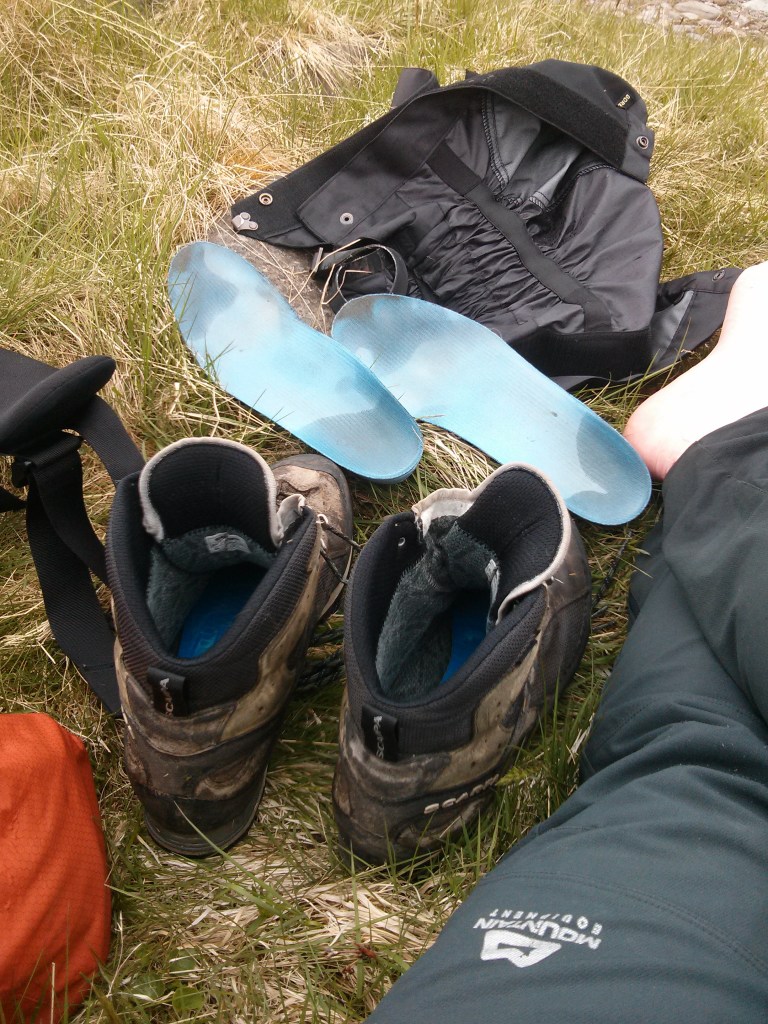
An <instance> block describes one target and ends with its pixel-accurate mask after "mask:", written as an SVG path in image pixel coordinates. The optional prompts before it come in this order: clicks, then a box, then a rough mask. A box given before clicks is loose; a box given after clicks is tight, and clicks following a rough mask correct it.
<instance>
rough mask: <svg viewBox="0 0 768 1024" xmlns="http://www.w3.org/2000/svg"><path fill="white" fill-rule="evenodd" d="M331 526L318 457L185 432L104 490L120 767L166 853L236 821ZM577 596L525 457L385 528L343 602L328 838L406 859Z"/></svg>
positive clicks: (514, 714)
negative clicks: (109, 493)
mask: <svg viewBox="0 0 768 1024" xmlns="http://www.w3.org/2000/svg"><path fill="white" fill-rule="evenodd" d="M351 532H352V509H351V500H350V495H349V490H348V487H347V484H346V482H345V480H344V477H343V475H342V473H341V471H340V470H339V469H338V467H337V466H335V465H334V464H333V463H332V462H330V461H329V460H327V459H325V458H322V457H321V456H316V455H304V456H297V457H295V458H293V459H288V460H284V461H283V462H280V463H277V464H276V465H275V466H273V467H272V468H271V469H270V467H269V466H267V464H266V463H265V462H264V460H263V459H262V458H261V457H260V456H259V455H258V454H256V453H255V452H253V451H252V450H250V449H248V448H246V447H244V446H243V445H240V444H237V443H235V442H230V441H225V440H219V439H190V440H185V441H180V442H178V443H176V444H173V445H171V446H169V447H168V448H166V449H164V450H163V451H161V452H160V453H159V454H158V455H156V456H155V457H154V458H153V459H151V460H150V461H149V462H148V463H147V465H146V466H145V467H144V469H143V470H141V472H139V473H136V474H134V475H132V476H130V477H127V478H125V479H124V480H123V481H122V482H121V483H120V485H119V487H118V490H117V494H116V496H115V501H114V505H113V510H112V516H111V520H110V527H109V533H108V541H107V559H108V575H109V582H110V586H111V589H112V594H113V601H114V612H115V621H116V627H117V636H118V639H117V648H116V664H117V669H118V678H119V683H120V691H121V699H122V704H123V709H124V715H125V722H126V740H125V763H126V767H127V771H128V776H129V778H130V780H131V783H132V785H133V787H134V790H135V791H136V793H137V795H138V797H139V799H140V801H141V802H142V804H143V806H144V811H145V817H146V823H147V828H148V830H149V832H150V833H151V835H152V836H153V837H154V838H155V839H156V840H157V841H158V842H159V843H160V844H162V845H163V846H165V847H167V848H168V849H170V850H172V851H175V852H178V853H181V854H186V855H189V856H200V855H204V854H207V853H210V852H212V851H213V850H214V849H215V848H218V849H223V848H226V847H228V846H230V845H231V844H232V843H234V842H235V841H236V840H237V839H238V838H240V837H241V836H242V835H243V834H244V833H245V832H246V831H247V829H248V828H249V826H250V824H251V822H252V821H253V818H254V816H255V814H256V810H257V808H258V804H259V801H260V799H261V795H262V792H263V788H264V780H265V775H266V770H267V764H268V761H269V756H270V752H271V750H272V747H273V745H274V743H275V740H276V738H277V736H278V733H279V730H280V724H281V721H282V718H283V716H284V713H285V710H286V707H287V704H288V701H289V699H290V697H291V694H292V693H293V691H294V689H295V686H296V681H297V678H298V675H299V673H300V670H301V667H302V663H303V659H304V655H305V652H306V649H307V646H308V644H309V641H310V639H311V636H312V632H313V630H314V627H315V625H316V624H317V622H318V621H319V620H320V619H322V617H323V616H324V615H327V614H328V613H329V612H330V611H331V610H332V609H333V608H334V607H335V605H336V603H337V601H338V598H339V596H340V593H341V590H342V587H343V581H344V578H345V576H346V574H347V570H348V567H349V564H350V561H351V554H352V547H351V545H350V543H349V542H348V538H350V535H351ZM589 600H590V575H589V569H588V565H587V560H586V557H585V553H584V549H583V546H582V543H581V539H580V537H579V535H578V532H577V531H576V528H575V526H574V525H573V523H572V521H571V518H570V515H569V514H568V511H567V509H566V508H565V505H564V504H563V501H562V499H561V498H560V497H559V495H558V494H557V493H556V492H555V490H554V489H553V488H552V486H551V485H550V483H549V482H548V481H547V480H546V479H545V478H544V477H543V476H542V475H541V474H539V473H538V472H537V471H536V470H534V469H532V468H531V467H528V466H522V465H508V466H503V467H501V468H500V469H499V470H497V471H496V472H495V473H493V474H492V475H491V476H490V477H489V478H488V479H487V480H486V481H484V482H483V483H482V484H481V485H480V486H479V487H477V488H476V489H475V490H473V491H468V490H462V489H451V490H439V491H436V492H434V493H433V494H431V495H429V496H428V497H427V498H425V499H424V500H423V501H421V502H419V504H418V505H416V506H415V507H414V509H413V510H412V511H410V512H404V513H401V514H398V515H395V516H391V517H390V518H388V519H386V520H385V521H384V523H383V524H382V525H381V526H380V527H379V529H378V530H377V531H376V532H375V533H374V535H373V537H372V538H371V540H370V541H369V542H368V543H367V544H366V545H365V547H364V548H363V550H362V553H361V554H360V556H359V558H358V561H357V564H356V567H355V571H354V573H353V574H352V578H351V582H350V585H349V587H348V592H347V597H346V604H345V658H346V666H347V687H346V693H345V697H344V702H343V707H342V713H341V729H340V739H339V757H338V764H337V768H336V773H335V777H334V782H333V805H334V813H335V816H336V821H337V824H338V826H339V831H340V833H341V839H342V844H343V846H344V847H345V848H346V849H347V850H349V851H350V852H352V853H353V854H354V855H356V856H357V857H359V858H361V859H363V860H366V861H369V862H373V863H375V862H380V861H382V860H386V859H387V858H388V857H389V856H394V857H395V858H402V857H408V856H411V855H412V854H414V853H415V852H421V851H427V850H431V849H433V848H435V847H436V846H437V845H438V844H439V843H440V842H441V841H442V840H443V839H444V838H447V837H449V836H451V835H454V834H455V833H457V832H458V831H460V830H461V829H462V828H463V827H464V826H465V825H466V824H467V823H468V822H470V820H471V819H473V818H474V817H475V816H476V815H477V814H478V813H479V812H480V810H481V809H482V808H483V806H484V805H485V804H486V803H487V802H488V801H489V800H490V798H491V796H492V788H493V786H494V783H495V782H496V781H497V780H498V779H499V778H500V776H501V775H502V773H503V772H504V770H505V768H506V766H507V765H508V763H509V761H510V759H511V757H512V755H513V753H514V751H515V749H516V748H517V746H518V745H519V744H520V742H521V741H522V739H523V738H524V737H525V736H526V734H527V733H528V732H529V731H530V729H531V728H532V726H533V725H534V723H535V722H536V720H537V718H538V716H539V714H540V713H541V712H542V710H543V709H544V708H545V707H546V705H547V704H548V703H551V701H552V699H553V697H554V693H555V690H556V687H557V685H558V683H559V685H560V686H561V687H562V686H564V685H566V684H567V683H568V682H569V681H570V679H571V677H572V675H573V673H574V672H575V670H576V667H577V666H578V662H579V660H580V658H581V655H582V653H583V649H584V645H585V643H586V639H587V634H588V629H589Z"/></svg>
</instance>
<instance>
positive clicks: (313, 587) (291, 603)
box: [107, 438, 352, 856]
mask: <svg viewBox="0 0 768 1024" xmlns="http://www.w3.org/2000/svg"><path fill="white" fill-rule="evenodd" d="M294 485H295V486H296V490H294ZM299 490H302V491H303V493H299ZM305 495H308V496H311V498H312V500H313V502H317V504H316V505H312V506H310V504H309V502H308V500H307V497H305ZM321 503H322V507H321ZM326 523H328V524H329V525H330V526H332V527H333V528H334V529H335V530H337V531H338V532H339V533H342V534H347V535H348V534H349V533H350V531H351V529H352V513H351V502H350V496H349V490H348V488H347V485H346V482H345V480H344V477H343V475H342V473H341V471H340V470H339V469H338V467H337V466H335V465H334V464H333V463H332V462H330V461H329V460H328V459H324V458H322V457H321V456H316V455H312V456H300V457H297V459H295V460H290V459H288V460H284V461H283V462H282V463H280V464H279V465H278V466H277V467H276V469H275V472H273V471H272V470H271V469H270V468H269V466H267V464H266V463H265V462H264V460H263V459H262V458H261V457H260V456H259V455H258V454H256V452H254V451H252V450H251V449H249V448H246V447H245V446H243V445H241V444H237V443H235V442H231V441H226V440H221V439H213V438H194V439H189V440H184V441H179V442H177V443H176V444H172V445H170V446H169V447H168V448H165V449H164V450H163V451H161V452H159V453H158V454H157V455H156V456H155V457H154V458H153V459H151V460H150V461H149V462H148V463H147V465H146V466H145V467H144V469H143V470H142V471H141V472H140V473H135V474H133V475H132V476H129V477H126V478H125V479H124V480H123V481H122V482H121V483H120V485H119V487H118V490H117V493H116V495H115V501H114V504H113V507H112V514H111V517H110V523H109V530H108V536H107V560H108V577H109V585H110V588H111V590H112V595H113V601H114V611H115V624H116V629H117V641H116V647H115V663H116V667H117V675H118V681H119V685H120V696H121V700H122V705H123V713H124V716H125V723H126V735H125V765H126V769H127V772H128V777H129V779H130V781H131V784H132V786H133V788H134V790H135V791H136V794H137V796H138V797H139V800H140V801H141V803H142V804H143V806H144V811H145V818H146V823H147V828H148V830H149V832H150V833H151V835H152V836H153V837H154V838H155V839H156V840H157V841H158V842H159V843H160V844H161V845H163V846H165V847H167V848H168V849H169V850H172V851H174V852H176V853H181V854H186V855H188V856H202V855H205V854H208V853H211V852H212V845H213V846H216V847H219V848H226V847H228V846H230V845H231V844H232V843H234V842H235V841H236V840H237V839H238V838H240V836H242V835H243V833H245V832H246V831H247V829H248V827H249V825H250V824H251V822H252V820H253V818H254V815H255V813H256V809H257V807H258V804H259V801H260V799H261V795H262V791H263V788H264V779H265V775H266V770H267V762H268V760H269V756H270V752H271V750H272V747H273V745H274V743H275V740H276V739H277V736H278V733H279V729H280V725H281V722H282V718H283V715H284V712H285V709H286V705H287V702H288V700H289V698H290V696H291V694H292V692H293V690H294V687H295V685H296V679H297V675H298V673H299V671H300V670H301V667H302V664H303V659H304V655H305V652H306V649H307V645H308V643H309V640H310V638H311V635H312V630H313V628H314V626H315V624H316V623H317V621H318V620H319V619H320V617H321V616H322V615H323V614H324V613H326V612H328V611H329V610H330V609H331V608H332V607H333V605H334V604H335V602H336V600H337V598H338V595H339V593H340V591H341V589H342V582H341V580H340V578H341V577H343V576H344V574H345V572H346V570H347V569H348V566H349V562H350V558H351V548H350V546H349V545H342V544H341V543H340V542H339V543H334V544H333V545H332V547H331V551H330V552H328V551H326V550H325V549H326V546H327V538H328V537H329V536H330V537H332V538H333V540H334V542H335V541H337V540H338V538H337V537H335V535H334V534H328V533H327V531H326V528H325V526H326ZM342 547H343V550H342ZM201 833H202V834H201Z"/></svg>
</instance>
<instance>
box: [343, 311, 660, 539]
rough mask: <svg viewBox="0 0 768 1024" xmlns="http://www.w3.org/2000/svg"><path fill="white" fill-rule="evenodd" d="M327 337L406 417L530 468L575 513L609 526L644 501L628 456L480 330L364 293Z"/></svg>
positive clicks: (582, 411) (645, 477) (637, 461)
mask: <svg viewBox="0 0 768 1024" xmlns="http://www.w3.org/2000/svg"><path fill="white" fill-rule="evenodd" d="M332 336H333V337H334V338H335V339H336V340H337V341H338V342H339V343H340V344H341V345H343V346H344V348H345V349H347V351H348V352H350V353H351V354H352V355H354V356H357V358H358V359H359V360H361V361H362V362H363V363H364V364H365V365H366V366H368V367H370V368H371V371H372V372H373V373H375V374H376V376H377V377H378V378H379V379H380V380H381V381H382V382H383V383H384V384H386V385H387V387H388V388H389V389H390V391H391V392H392V394H393V395H395V396H396V397H397V399H398V400H399V401H400V402H402V404H403V405H404V406H405V408H406V409H407V410H408V412H409V413H410V414H411V416H414V417H416V419H422V420H426V421H427V422H428V423H435V424H436V425H437V426H438V427H444V428H445V429H446V430H450V431H452V432H453V433H454V434H457V435H458V436H459V437H463V438H464V440H465V441H469V443H470V444H473V445H474V446H475V447H476V448H479V449H480V450H481V451H484V452H486V453H487V454H488V455H490V456H491V458H492V459H496V461H497V462H501V463H505V462H524V463H527V464H528V465H530V466H536V467H537V468H538V469H540V470H541V471H542V472H543V473H545V474H546V475H547V476H548V477H549V478H550V479H551V480H552V482H553V483H554V484H555V486H556V487H557V489H558V490H559V491H560V493H561V494H562V495H563V498H564V500H565V503H566V505H567V506H568V508H569V509H570V510H571V512H575V513H576V515H579V516H582V517H583V518H584V519H589V520H591V521H592V522H593V523H604V524H607V525H612V524H616V523H625V522H627V520H629V519H633V518H634V517H635V516H636V515H639V513H640V512H642V510H643V509H644V508H645V506H646V505H647V504H648V499H649V498H650V496H651V477H650V475H649V473H648V470H647V469H646V467H645V463H644V462H643V460H642V459H641V458H640V456H639V455H638V454H637V452H636V451H635V449H634V448H632V446H631V445H630V444H629V443H628V442H627V441H625V440H624V438H623V437H622V436H621V434H619V433H617V432H616V431H615V430H614V429H613V427H611V426H610V425H609V424H608V423H606V422H605V420H603V419H601V418H600V417H599V416H598V415H597V413H595V412H593V411H592V409H590V408H589V407H588V406H586V405H585V404H584V403H583V402H581V401H579V399H578V398H576V397H575V396H574V395H569V394H568V392H567V391H564V390H563V389H562V388H561V387H560V386H559V385H558V384H555V382H554V381H552V380H550V379H549V377H545V376H544V374H543V373H540V372H539V371H538V370H537V369H536V368H535V367H534V366H532V365H531V364H530V363H529V362H527V361H526V360H525V359H523V357H522V356H521V355H519V353H517V352H515V350H514V349H512V348H510V347H509V345H507V344H506V343H505V342H503V341H502V340H501V338H500V337H499V336H498V335H496V334H494V333H493V331H490V330H488V328H487V327H483V326H482V324H478V323H475V321H473V320H468V319H467V317H464V316H461V315H460V314H459V313H454V312H453V310H450V309H445V308H443V307H441V306H437V305H435V304H434V303H432V302H424V301H423V300H421V299H415V298H411V297H410V296H407V295H366V296H363V297H361V298H357V299H352V300H351V301H350V302H348V303H347V304H346V305H345V306H343V307H342V309H341V310H340V311H339V312H338V313H337V314H336V319H335V320H334V321H333V330H332Z"/></svg>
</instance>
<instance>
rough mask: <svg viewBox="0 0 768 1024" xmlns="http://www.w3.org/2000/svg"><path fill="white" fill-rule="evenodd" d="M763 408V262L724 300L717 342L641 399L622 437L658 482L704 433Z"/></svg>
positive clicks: (767, 324) (767, 267)
mask: <svg viewBox="0 0 768 1024" xmlns="http://www.w3.org/2000/svg"><path fill="white" fill-rule="evenodd" d="M765 406H768V262H766V263H758V264H757V265H756V266H754V267H749V268H748V269H747V270H745V271H744V273H743V274H741V276H740V277H739V278H738V279H737V281H736V284H735V285H734V286H733V290H732V291H731V296H730V299H729V301H728V311H727V312H726V315H725V323H724V324H723V329H722V331H721V333H720V340H719V341H718V343H717V345H715V347H714V348H713V349H712V351H711V352H710V353H709V355H708V356H707V357H706V358H705V359H702V361H701V362H700V363H697V364H696V366H692V367H691V369H690V370H688V371H686V372H685V373H684V374H682V375H681V376H680V377H678V378H677V380H673V381H672V383H671V384H668V385H667V386H666V387H664V388H662V389H661V390H660V391H657V392H656V394H655V395H651V397H650V398H647V399H646V400H645V401H644V402H643V403H642V405H639V406H638V407H637V409H635V411H634V412H633V413H632V415H631V416H630V418H629V421H628V423H627V425H626V427H625V428H624V437H625V438H626V439H627V441H629V443H630V444H631V445H632V447H633V448H635V449H636V451H637V452H638V453H639V454H640V457H641V458H642V459H643V461H644V462H645V464H646V466H647V467H648V469H649V471H650V473H651V476H652V477H654V478H655V479H657V480H663V479H664V477H665V476H666V475H667V473H668V472H669V471H670V469H671V468H672V466H674V464H675V463H676V462H677V460H678V459H679V458H680V456H681V455H682V454H683V452H684V451H685V450H686V448H690V446H691V445H692V444H693V443H694V441H698V440H699V438H701V437H704V435H705V434H709V433H711V432H712V431H713V430H717V428H718V427H724V426H725V425H726V424H727V423H733V422H735V421H736V420H738V419H741V417H742V416H747V415H748V414H749V413H751V412H756V411H757V410H758V409H763V408H764V407H765Z"/></svg>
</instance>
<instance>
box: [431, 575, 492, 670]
mask: <svg viewBox="0 0 768 1024" xmlns="http://www.w3.org/2000/svg"><path fill="white" fill-rule="evenodd" d="M488 602H489V597H488V593H487V591H482V590H467V591H466V592H465V593H463V594H462V595H461V597H460V598H459V599H458V601H457V602H456V604H454V606H453V608H452V609H451V660H450V661H449V662H448V667H447V668H446V670H445V672H444V673H443V678H442V679H441V680H440V682H441V683H444V682H445V681H446V680H447V679H450V677H451V676H452V675H453V674H454V672H458V670H459V669H460V668H461V666H462V665H463V664H464V662H465V661H466V660H467V658H469V657H470V655H472V654H473V653H474V652H475V651H476V650H477V648H478V647H479V646H480V644H481V643H482V642H483V640H485V634H486V626H487V621H488Z"/></svg>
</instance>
